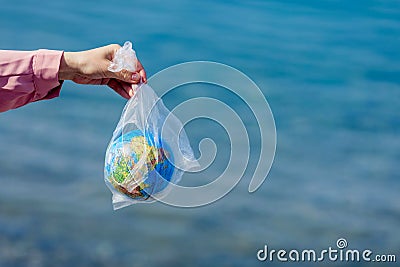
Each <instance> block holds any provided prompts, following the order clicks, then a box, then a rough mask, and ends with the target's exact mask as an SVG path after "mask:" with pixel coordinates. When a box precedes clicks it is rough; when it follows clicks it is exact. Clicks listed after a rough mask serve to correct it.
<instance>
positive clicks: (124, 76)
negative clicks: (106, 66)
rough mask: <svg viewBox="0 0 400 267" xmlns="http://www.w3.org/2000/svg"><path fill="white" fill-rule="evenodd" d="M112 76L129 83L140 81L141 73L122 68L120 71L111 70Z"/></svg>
mask: <svg viewBox="0 0 400 267" xmlns="http://www.w3.org/2000/svg"><path fill="white" fill-rule="evenodd" d="M110 73H111V75H112V78H115V79H117V80H120V81H124V82H127V83H139V82H140V74H139V73H137V72H131V71H128V70H125V69H123V70H121V71H118V72H110Z"/></svg>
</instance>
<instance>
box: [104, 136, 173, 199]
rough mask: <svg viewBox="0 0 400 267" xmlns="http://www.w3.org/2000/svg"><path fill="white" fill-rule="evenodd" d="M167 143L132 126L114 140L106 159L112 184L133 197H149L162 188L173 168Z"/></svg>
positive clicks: (107, 171)
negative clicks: (132, 128)
mask: <svg viewBox="0 0 400 267" xmlns="http://www.w3.org/2000/svg"><path fill="white" fill-rule="evenodd" d="M170 160H172V155H171V154H170V153H169V149H168V148H167V145H166V144H163V143H162V142H161V140H156V139H155V138H154V136H153V135H152V134H150V133H146V134H143V132H142V131H140V130H133V131H130V132H127V133H124V134H121V135H120V136H119V137H118V138H116V139H115V140H114V142H112V143H111V145H110V147H109V156H108V157H107V159H106V163H105V173H106V177H107V179H108V180H109V182H110V183H111V185H112V186H113V187H114V188H115V189H116V190H118V191H119V192H121V193H123V194H124V195H126V196H129V197H130V198H133V199H135V200H146V199H148V198H150V197H151V196H153V195H155V194H157V193H160V192H161V191H163V190H164V189H165V188H166V187H167V186H168V184H169V182H170V180H171V177H172V175H173V172H174V166H173V164H172V163H171V162H170Z"/></svg>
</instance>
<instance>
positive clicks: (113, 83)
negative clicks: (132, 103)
mask: <svg viewBox="0 0 400 267" xmlns="http://www.w3.org/2000/svg"><path fill="white" fill-rule="evenodd" d="M107 85H108V86H109V87H111V88H112V89H113V90H114V91H115V92H116V93H117V94H119V95H120V96H122V97H124V98H126V99H129V98H131V96H133V92H131V91H132V88H131V87H130V85H129V84H126V83H124V82H120V81H118V80H116V79H110V80H109V82H108V84H107Z"/></svg>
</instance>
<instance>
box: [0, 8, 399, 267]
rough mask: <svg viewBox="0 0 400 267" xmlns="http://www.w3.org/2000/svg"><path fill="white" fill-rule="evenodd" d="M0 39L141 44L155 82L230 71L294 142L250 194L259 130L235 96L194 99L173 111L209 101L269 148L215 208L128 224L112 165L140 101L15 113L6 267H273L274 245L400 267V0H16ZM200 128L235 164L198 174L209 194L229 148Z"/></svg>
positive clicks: (68, 94) (6, 164)
mask: <svg viewBox="0 0 400 267" xmlns="http://www.w3.org/2000/svg"><path fill="white" fill-rule="evenodd" d="M0 36H1V37H0V48H1V49H21V50H33V49H38V48H48V49H62V50H66V51H78V50H83V49H89V48H93V47H97V46H101V45H106V44H109V43H114V42H117V43H120V44H121V45H122V44H123V42H124V41H126V40H131V41H133V42H134V45H135V48H136V50H137V51H138V55H139V57H140V59H141V61H142V63H143V65H144V66H145V68H146V70H147V72H148V74H149V76H151V75H152V74H155V73H156V72H158V71H160V70H162V69H164V68H166V67H168V66H171V65H173V64H176V63H181V62H185V61H190V60H211V61H217V62H222V63H225V64H229V65H231V66H233V67H235V68H238V69H239V70H241V71H243V72H244V73H246V74H247V75H248V76H249V77H250V78H252V79H253V80H254V81H255V82H256V83H257V84H258V85H259V87H260V88H261V90H262V91H263V93H264V95H265V96H266V98H267V99H268V101H269V104H270V106H271V109H272V111H273V114H274V116H275V121H276V127H277V134H278V144H277V152H276V158H275V162H274V165H273V167H272V170H271V172H270V175H269V176H268V179H267V181H266V182H265V183H264V184H263V186H262V187H261V188H260V189H259V190H258V191H257V192H256V193H254V194H249V193H248V192H247V187H248V183H249V181H250V175H251V169H253V170H254V167H255V163H256V162H255V159H256V158H257V147H258V144H259V143H260V140H259V138H260V137H259V135H257V133H258V132H257V127H256V122H255V121H254V118H253V117H252V116H251V114H249V111H248V109H246V107H243V106H242V105H243V103H241V102H240V101H238V100H237V99H235V98H234V97H233V96H232V95H230V94H229V93H228V92H223V91H221V90H216V88H214V87H212V86H207V85H198V86H193V85H192V86H187V87H183V88H179V90H178V89H177V90H176V91H174V92H173V93H171V95H167V96H166V98H165V103H166V104H167V106H169V107H170V108H172V107H173V106H174V105H176V104H177V103H180V102H181V101H183V100H185V99H188V98H190V97H193V96H209V97H216V98H219V99H222V100H225V101H226V102H227V103H228V104H230V105H231V106H232V107H233V108H235V109H236V110H239V111H240V114H241V115H242V117H243V119H244V120H245V123H246V125H247V127H248V129H249V131H250V133H251V137H252V139H251V147H252V149H254V151H252V158H251V160H252V162H251V164H250V166H249V170H248V172H246V176H245V177H244V179H243V180H242V181H241V182H240V183H239V185H238V186H237V188H235V190H233V192H231V193H230V194H228V195H227V196H226V197H225V198H223V199H222V200H220V201H218V202H217V203H214V204H212V205H209V206H205V207H202V208H196V209H179V208H173V207H169V206H165V205H162V204H159V203H156V204H151V205H136V206H132V207H129V208H125V209H123V210H120V211H118V212H114V211H112V206H111V193H110V192H109V190H108V189H107V188H106V186H105V184H104V181H103V164H104V152H105V149H106V147H107V144H108V142H109V139H110V138H111V135H112V131H113V130H114V128H115V126H116V123H117V121H118V119H119V115H120V113H121V111H122V108H123V106H124V103H125V100H124V99H122V98H120V97H119V96H118V95H117V94H115V93H114V92H112V91H111V90H108V89H107V88H105V87H98V86H81V85H76V84H73V83H72V82H66V83H65V84H64V86H63V90H62V93H61V97H60V98H58V99H54V100H51V101H42V102H38V103H34V104H30V105H28V106H25V107H23V108H21V109H18V110H14V111H9V112H6V113H3V114H0V183H1V186H0V266H10V267H11V266H265V265H267V264H266V263H260V262H258V261H257V259H256V252H257V251H258V250H259V249H261V248H262V247H263V246H264V244H268V246H269V247H271V248H273V249H280V248H284V249H287V250H289V249H292V248H299V249H324V248H327V247H329V246H332V247H335V242H336V240H337V239H338V238H339V237H344V238H346V239H347V241H348V243H349V247H351V248H359V249H365V248H368V249H371V250H372V251H374V252H375V253H397V256H398V260H400V255H399V254H398V252H399V251H400V231H399V228H398V227H399V225H400V197H399V192H400V180H399V179H400V174H399V173H400V167H399V166H400V165H399V163H400V139H399V133H400V115H399V114H400V64H399V62H400V49H399V47H400V2H399V1H396V0H381V1H378V0H366V1H339V0H330V1H311V0H303V1H300V0H291V1H176V0H171V1H122V2H121V1H120V2H118V1H102V0H101V1H100V0H99V1H77V0H70V1H47V0H44V1H4V0H1V1H0ZM155 90H156V91H157V88H155ZM204 129H207V131H204ZM208 129H210V130H208ZM187 131H188V134H189V136H190V138H191V142H192V144H193V145H194V146H195V147H197V144H198V142H199V141H200V140H201V139H202V138H204V137H210V138H213V139H214V140H215V142H216V143H217V145H219V147H218V148H219V151H221V153H220V154H222V155H220V156H219V157H218V158H217V159H219V160H217V161H216V162H215V164H214V166H213V167H212V168H211V170H210V171H209V172H207V173H206V174H202V175H199V176H190V181H191V182H192V184H196V183H197V184H202V183H204V182H205V181H208V180H212V178H213V177H216V176H218V173H220V171H221V170H223V168H224V166H225V165H226V157H225V156H224V155H225V151H226V150H227V147H229V143H227V136H226V133H224V131H223V130H222V129H221V127H219V126H218V125H215V124H213V123H212V122H210V121H201V120H200V121H199V122H193V123H191V124H190V125H188V129H187ZM196 153H197V154H198V151H197V150H196ZM188 177H189V176H188ZM183 180H185V176H184V177H183ZM186 181H188V178H187V179H186ZM275 264H277V263H276V262H274V263H268V265H270V266H273V265H275ZM336 264H337V265H340V263H336ZM342 264H343V263H342ZM284 265H287V264H282V266H284ZM289 265H290V264H289ZM304 265H305V266H308V264H304ZM353 265H357V266H359V265H363V264H362V263H348V264H347V265H346V266H353ZM368 266H374V264H368ZM376 266H384V265H382V264H378V265H376Z"/></svg>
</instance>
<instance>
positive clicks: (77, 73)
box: [58, 44, 147, 99]
mask: <svg viewBox="0 0 400 267" xmlns="http://www.w3.org/2000/svg"><path fill="white" fill-rule="evenodd" d="M120 47H121V46H119V45H117V44H112V45H107V46H103V47H99V48H95V49H91V50H87V51H81V52H64V55H63V57H62V59H61V64H60V69H59V73H58V78H59V79H60V80H72V81H74V82H76V83H79V84H103V85H104V84H106V85H108V86H109V87H111V88H112V89H113V90H114V91H115V92H117V93H118V94H120V95H121V96H122V97H125V98H128V99H129V98H130V97H132V96H133V94H134V91H133V88H132V84H138V83H140V82H144V83H147V77H146V71H145V70H144V68H143V66H142V64H141V63H140V61H138V69H137V72H130V71H127V70H122V71H120V72H111V71H109V70H108V66H110V63H111V61H112V59H113V57H114V54H115V52H116V51H117V50H118V49H119V48H120Z"/></svg>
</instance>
